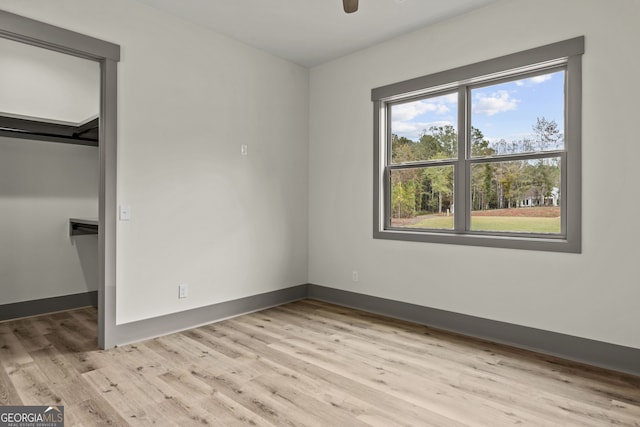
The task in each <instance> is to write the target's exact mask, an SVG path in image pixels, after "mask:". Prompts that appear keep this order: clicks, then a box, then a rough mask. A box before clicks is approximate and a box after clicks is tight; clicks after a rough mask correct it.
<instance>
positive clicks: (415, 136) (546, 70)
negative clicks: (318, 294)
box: [372, 37, 584, 253]
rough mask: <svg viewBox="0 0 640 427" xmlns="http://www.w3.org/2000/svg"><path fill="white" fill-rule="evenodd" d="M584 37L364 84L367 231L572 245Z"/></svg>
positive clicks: (437, 239) (559, 247) (500, 243)
mask: <svg viewBox="0 0 640 427" xmlns="http://www.w3.org/2000/svg"><path fill="white" fill-rule="evenodd" d="M583 52H584V37H579V38H575V39H571V40H566V41H563V42H559V43H554V44H551V45H547V46H543V47H539V48H535V49H531V50H527V51H524V52H520V53H516V54H512V55H507V56H503V57H500V58H495V59H491V60H488V61H484V62H480V63H477V64H472V65H468V66H464V67H460V68H456V69H453V70H449V71H445V72H441V73H437V74H432V75H428V76H424V77H419V78H416V79H412V80H408V81H404V82H400V83H395V84H391V85H388V86H383V87H380V88H376V89H373V90H372V100H373V102H374V126H375V127H374V138H375V153H374V160H375V165H374V172H375V186H374V237H375V238H381V239H394V240H412V241H425V242H434V243H453V244H465V245H476V246H493V247H503V248H517V249H530V250H547V251H560V252H575V253H579V252H580V247H581V243H580V232H581V213H580V207H581V183H580V176H581V165H580V156H581V151H580V142H581V135H580V132H581V86H582V83H581V56H582V53H583Z"/></svg>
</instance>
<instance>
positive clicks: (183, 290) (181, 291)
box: [178, 284, 188, 299]
mask: <svg viewBox="0 0 640 427" xmlns="http://www.w3.org/2000/svg"><path fill="white" fill-rule="evenodd" d="M187 291H188V289H187V285H184V284H183V285H178V299H184V298H186V297H187V295H188V292H187Z"/></svg>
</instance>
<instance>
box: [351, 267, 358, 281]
mask: <svg viewBox="0 0 640 427" xmlns="http://www.w3.org/2000/svg"><path fill="white" fill-rule="evenodd" d="M351 280H352V281H354V282H357V281H359V280H360V277H359V275H358V270H353V271H352V272H351Z"/></svg>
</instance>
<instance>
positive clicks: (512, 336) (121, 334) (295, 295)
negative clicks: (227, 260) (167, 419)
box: [0, 284, 640, 376]
mask: <svg viewBox="0 0 640 427" xmlns="http://www.w3.org/2000/svg"><path fill="white" fill-rule="evenodd" d="M306 298H309V299H315V300H319V301H326V302H329V303H333V304H337V305H342V306H345V307H351V308H356V309H360V310H364V311H368V312H371V313H376V314H380V315H383V316H388V317H392V318H396V319H402V320H408V321H410V322H414V323H419V324H422V325H426V326H430V327H434V328H437V329H442V330H445V331H451V332H455V333H459V334H462V335H467V336H471V337H476V338H481V339H484V340H488V341H492V342H497V343H501V344H506V345H509V346H513V347H517V348H522V349H525V350H531V351H535V352H538V353H543V354H548V355H552V356H557V357H560V358H563V359H567V360H573V361H576V362H580V363H586V364H588V365H592V366H599V367H602V368H606V369H611V370H614V371H619V372H625V373H628V374H632V375H636V376H640V349H637V348H632V347H625V346H621V345H616V344H611V343H606V342H602V341H596V340H591V339H587V338H581V337H576V336H572V335H566V334H561V333H557V332H550V331H545V330H542V329H536V328H530V327H527V326H520V325H515V324H511V323H506V322H499V321H496V320H489V319H484V318H481V317H475V316H470V315H466V314H460V313H454V312H451V311H446V310H440V309H436V308H431V307H425V306H421V305H416V304H410V303H406V302H401V301H395V300H390V299H385V298H380V297H374V296H370V295H365V294H358V293H355V292H349V291H344V290H340V289H334V288H329V287H326V286H319V285H313V284H307V285H298V286H293V287H290V288H285V289H280V290H277V291H272V292H266V293H263V294H258V295H252V296H249V297H245V298H240V299H237V300H232V301H226V302H221V303H218V304H213V305H209V306H205V307H200V308H195V309H192V310H187V311H182V312H178V313H173V314H167V315H164V316H159V317H155V318H151V319H145V320H141V321H138V322H131V323H125V324H121V325H117V326H116V329H115V331H114V333H115V342H116V343H118V345H123V344H127V343H132V342H137V341H142V340H144V339H148V338H152V337H157V336H161V335H166V334H169V333H173V332H178V331H181V330H185V329H191V328H195V327H197V326H200V325H204V324H208V323H213V322H217V321H221V320H224V319H228V318H231V317H236V316H240V315H242V314H246V313H251V312H254V311H259V310H264V309H266V308H269V307H274V306H278V305H282V304H286V303H288V302H292V301H298V300H302V299H306ZM96 305H97V292H87V293H83V294H75V295H66V296H62V297H55V298H46V299H41V300H35V301H25V302H19V303H13V304H5V305H0V320H7V319H14V318H19V317H28V316H35V315H38V314H44V313H50V312H54V311H62V310H69V309H73V308H80V307H86V306H96Z"/></svg>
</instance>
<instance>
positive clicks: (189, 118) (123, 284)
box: [0, 0, 309, 323]
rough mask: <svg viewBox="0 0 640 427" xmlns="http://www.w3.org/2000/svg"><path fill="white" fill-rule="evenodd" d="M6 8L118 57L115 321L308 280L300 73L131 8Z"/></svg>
mask: <svg viewBox="0 0 640 427" xmlns="http://www.w3.org/2000/svg"><path fill="white" fill-rule="evenodd" d="M0 7H2V8H3V9H5V10H7V11H10V12H13V13H18V14H21V15H23V16H27V17H30V18H34V19H38V20H41V21H44V22H47V23H51V24H54V25H58V26H61V27H64V28H67V29H70V30H73V31H77V32H80V33H84V34H87V35H91V36H94V37H97V38H101V39H103V40H108V41H111V42H114V43H117V44H119V45H120V46H121V48H122V61H121V63H120V64H119V68H118V79H119V80H118V201H119V203H120V204H127V205H130V206H131V209H132V220H131V221H130V222H126V223H125V222H120V223H119V226H118V236H117V237H118V247H117V250H118V254H117V285H116V295H117V309H116V311H117V321H118V323H126V322H131V321H135V320H141V319H146V318H150V317H154V316H159V315H163V314H168V313H173V312H178V311H182V310H186V309H189V308H195V307H201V306H206V305H209V304H213V303H218V302H223V301H228V300H232V299H236V298H241V297H245V296H249V295H255V294H259V293H263V292H268V291H272V290H277V289H281V288H286V287H290V286H293V285H298V284H301V283H306V282H307V249H308V245H307V219H308V215H307V207H308V196H307V189H308V187H307V151H308V150H307V141H308V99H309V98H308V96H309V94H308V71H307V70H306V69H304V68H301V67H299V66H297V65H294V64H292V63H289V62H287V61H284V60H281V59H277V58H275V57H273V56H270V55H268V54H266V53H264V52H261V51H258V50H256V49H253V48H250V47H248V46H246V45H243V44H241V43H238V42H236V41H233V40H231V39H229V38H226V37H223V36H220V35H217V34H215V33H213V32H211V31H208V30H205V29H203V28H199V27H197V26H195V25H193V24H189V23H187V22H185V21H182V20H180V19H178V18H175V17H172V16H169V15H167V14H165V13H162V12H159V11H157V10H155V9H153V8H149V7H147V6H144V5H141V4H138V3H136V2H133V1H131V0H114V1H109V2H104V1H99V0H58V1H50V0H33V1H29V2H24V1H21V0H3V1H2V2H0ZM241 144H248V145H249V156H247V157H241V156H240V145H241ZM179 283H187V284H188V285H189V298H187V299H185V300H178V298H177V295H178V291H177V290H178V284H179Z"/></svg>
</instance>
